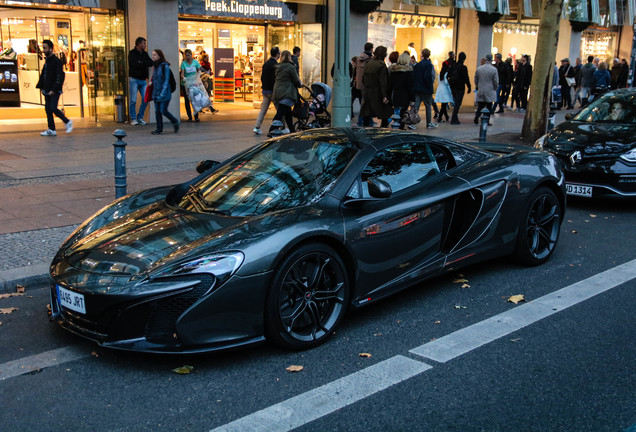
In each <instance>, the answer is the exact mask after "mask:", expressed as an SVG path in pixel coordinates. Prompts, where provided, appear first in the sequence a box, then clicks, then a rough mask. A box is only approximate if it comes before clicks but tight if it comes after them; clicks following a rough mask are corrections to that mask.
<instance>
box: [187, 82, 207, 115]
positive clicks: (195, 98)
mask: <svg viewBox="0 0 636 432" xmlns="http://www.w3.org/2000/svg"><path fill="white" fill-rule="evenodd" d="M185 87H186V91H187V92H188V98H189V99H190V102H191V103H192V109H193V110H194V112H195V113H198V112H199V111H202V110H203V109H205V108H207V107H209V106H210V95H209V94H208V92H207V90H206V89H205V86H204V85H203V82H201V79H200V78H199V77H196V78H195V79H186V84H185Z"/></svg>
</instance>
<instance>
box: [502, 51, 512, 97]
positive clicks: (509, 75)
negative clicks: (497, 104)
mask: <svg viewBox="0 0 636 432" xmlns="http://www.w3.org/2000/svg"><path fill="white" fill-rule="evenodd" d="M504 65H505V66H506V68H507V71H506V82H507V83H508V84H507V85H504V86H503V93H502V96H501V99H502V101H501V103H502V106H503V108H509V107H508V99H509V98H510V94H511V92H512V83H513V82H514V80H515V71H514V68H513V66H512V57H508V58H507V59H506V61H504Z"/></svg>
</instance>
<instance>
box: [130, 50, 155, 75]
mask: <svg viewBox="0 0 636 432" xmlns="http://www.w3.org/2000/svg"><path fill="white" fill-rule="evenodd" d="M151 66H152V59H151V58H150V56H149V55H148V53H147V52H146V51H142V52H139V51H137V49H136V48H133V49H131V50H130V51H129V52H128V76H129V77H131V78H136V79H148V68H149V67H151Z"/></svg>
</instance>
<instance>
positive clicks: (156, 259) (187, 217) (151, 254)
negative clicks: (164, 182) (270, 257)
mask: <svg viewBox="0 0 636 432" xmlns="http://www.w3.org/2000/svg"><path fill="white" fill-rule="evenodd" d="M245 223H246V220H245V218H235V217H228V216H222V215H214V214H199V213H190V212H187V211H184V210H182V209H180V208H176V207H171V206H168V205H167V204H166V203H165V201H160V202H155V203H153V204H151V205H148V206H145V207H143V208H141V209H138V210H136V211H133V212H131V213H129V214H127V215H126V216H124V217H121V218H118V219H116V220H114V221H111V222H109V223H107V224H105V225H103V226H102V227H100V228H97V229H95V230H94V231H91V232H90V233H88V234H86V235H84V236H79V237H78V236H75V237H72V241H70V242H67V244H65V245H64V246H63V247H62V249H61V250H60V252H59V253H58V256H57V257H56V260H57V261H58V262H64V264H65V265H64V267H66V272H74V271H78V272H81V273H84V274H93V275H102V276H105V277H111V278H115V279H120V282H124V281H129V280H130V279H138V278H139V277H140V276H146V275H148V274H151V273H152V272H153V271H156V270H157V269H160V268H161V267H163V266H165V265H166V264H168V263H175V262H180V261H181V260H187V258H188V257H190V256H191V255H195V254H197V253H199V252H202V249H205V250H207V249H212V248H213V249H214V250H216V251H223V250H224V249H225V247H227V246H228V245H229V244H232V243H235V242H236V241H237V240H238V239H237V234H238V233H243V235H245V231H246V230H241V229H238V228H239V227H240V226H241V225H243V224H245ZM248 231H249V230H248ZM55 264H56V263H55V262H54V266H55ZM59 270H61V269H59ZM73 270H74V271H73ZM54 276H56V275H54ZM57 276H62V275H61V274H59V273H58V274H57Z"/></svg>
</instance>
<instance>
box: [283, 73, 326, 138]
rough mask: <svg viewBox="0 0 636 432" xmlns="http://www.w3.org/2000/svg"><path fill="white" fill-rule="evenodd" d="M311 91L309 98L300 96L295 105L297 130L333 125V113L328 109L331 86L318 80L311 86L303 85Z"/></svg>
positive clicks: (295, 125)
mask: <svg viewBox="0 0 636 432" xmlns="http://www.w3.org/2000/svg"><path fill="white" fill-rule="evenodd" d="M303 88H305V89H306V90H308V91H309V98H308V99H305V98H303V97H302V96H300V97H299V100H298V102H296V105H294V109H293V110H292V116H293V117H295V118H296V119H297V120H296V122H295V123H294V127H295V128H296V130H306V129H315V128H323V127H329V126H331V114H329V111H327V108H328V107H329V102H330V101H331V87H329V86H328V85H327V84H325V83H321V82H317V83H313V84H312V85H311V88H309V87H307V86H303Z"/></svg>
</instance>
